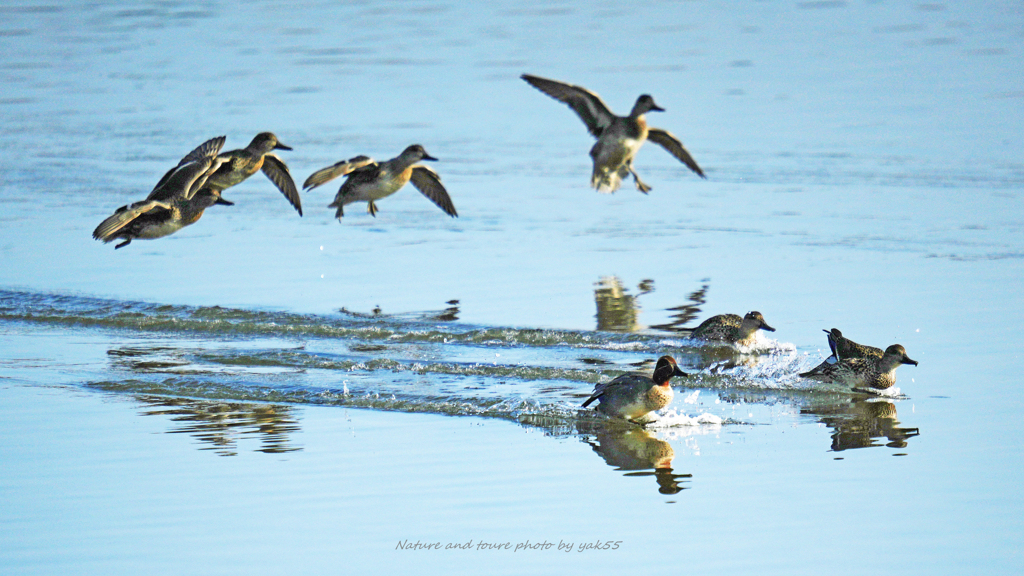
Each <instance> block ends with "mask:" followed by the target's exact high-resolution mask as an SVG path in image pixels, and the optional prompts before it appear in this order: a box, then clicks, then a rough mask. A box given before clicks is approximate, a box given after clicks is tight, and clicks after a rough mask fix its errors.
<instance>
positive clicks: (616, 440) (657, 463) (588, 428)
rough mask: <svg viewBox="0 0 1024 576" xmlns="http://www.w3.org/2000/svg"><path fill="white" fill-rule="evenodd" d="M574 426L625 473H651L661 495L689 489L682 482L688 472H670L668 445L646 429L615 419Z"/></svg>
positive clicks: (690, 475)
mask: <svg viewBox="0 0 1024 576" xmlns="http://www.w3.org/2000/svg"><path fill="white" fill-rule="evenodd" d="M577 429H578V431H579V432H580V433H581V434H582V435H583V440H584V441H585V442H586V443H587V444H589V445H590V447H591V448H593V449H594V452H596V453H597V454H598V455H599V456H601V458H603V459H604V461H605V462H606V463H607V464H608V465H609V466H611V467H613V468H615V469H616V470H620V471H624V472H626V473H627V474H626V475H627V476H639V477H646V476H654V479H655V481H656V482H657V484H658V492H660V493H662V494H677V493H679V492H681V491H683V490H686V489H688V488H690V486H687V485H684V483H689V482H690V481H691V479H692V478H693V475H692V474H676V473H674V472H673V471H672V459H673V458H675V450H673V449H672V445H671V444H669V443H668V442H665V441H664V440H660V439H658V438H656V437H654V435H653V434H651V433H650V432H648V431H647V430H644V429H643V428H640V427H637V426H632V425H630V424H628V423H626V422H615V421H609V422H593V423H589V424H584V423H580V424H578V425H577Z"/></svg>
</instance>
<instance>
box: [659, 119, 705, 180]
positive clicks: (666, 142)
mask: <svg viewBox="0 0 1024 576" xmlns="http://www.w3.org/2000/svg"><path fill="white" fill-rule="evenodd" d="M647 139H648V140H650V141H651V142H654V143H655V144H657V145H658V146H661V147H662V148H664V149H665V150H668V153H669V154H671V155H673V156H675V157H676V159H677V160H679V161H680V162H682V163H683V164H686V167H687V168H689V169H690V170H693V171H694V172H695V173H696V174H697V176H700V177H701V178H707V176H705V175H704V171H703V170H701V169H700V166H698V165H697V162H696V161H694V159H693V157H692V156H690V153H689V152H687V151H686V148H683V143H682V142H680V141H679V139H678V138H676V137H675V136H673V135H672V133H671V132H669V131H668V130H662V129H661V128H651V129H650V130H648V131H647Z"/></svg>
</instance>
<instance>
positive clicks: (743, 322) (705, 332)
mask: <svg viewBox="0 0 1024 576" xmlns="http://www.w3.org/2000/svg"><path fill="white" fill-rule="evenodd" d="M758 330H765V331H767V332H775V328H772V327H771V326H769V325H768V323H767V322H765V321H764V316H762V315H761V313H760V312H757V311H756V310H755V311H752V312H747V313H746V314H745V315H744V316H743V317H742V318H741V317H740V316H738V315H736V314H719V315H718V316H712V317H711V318H708V319H707V320H705V321H703V322H701V324H700V325H699V326H697V327H696V328H694V329H693V332H692V333H691V334H690V337H691V338H694V339H697V340H710V341H718V342H728V343H730V344H736V345H739V346H750V345H751V344H753V343H754V342H755V341H756V340H757V331H758Z"/></svg>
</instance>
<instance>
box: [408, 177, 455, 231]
mask: <svg viewBox="0 0 1024 576" xmlns="http://www.w3.org/2000/svg"><path fill="white" fill-rule="evenodd" d="M411 180H412V185H413V186H415V187H416V189H417V190H419V191H420V192H422V193H423V195H424V196H426V197H427V198H430V201H431V202H433V203H434V204H437V207H438V208H440V209H441V210H444V213H445V214H447V215H449V216H451V217H452V218H455V217H457V216H458V215H459V214H458V212H456V211H455V205H454V204H452V199H451V197H449V196H448V191H447V190H445V189H444V186H443V185H442V184H441V177H440V176H438V175H437V172H434V171H433V170H431V169H430V168H427V167H426V166H423V165H421V164H417V165H416V166H413V167H412V177H411Z"/></svg>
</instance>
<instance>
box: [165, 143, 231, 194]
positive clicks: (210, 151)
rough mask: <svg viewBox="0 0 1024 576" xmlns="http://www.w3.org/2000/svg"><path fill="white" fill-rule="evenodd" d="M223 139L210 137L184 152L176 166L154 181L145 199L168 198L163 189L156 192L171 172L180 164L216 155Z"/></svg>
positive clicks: (222, 145) (222, 144) (221, 146)
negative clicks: (186, 152) (154, 184)
mask: <svg viewBox="0 0 1024 576" xmlns="http://www.w3.org/2000/svg"><path fill="white" fill-rule="evenodd" d="M225 141H227V136H217V137H216V138H210V139H209V140H207V141H206V142H203V143H202V144H200V145H199V146H197V147H196V148H195V150H192V151H191V152H189V153H188V154H186V155H185V157H184V158H182V159H181V161H180V162H178V165H177V166H175V167H174V168H171V169H170V170H168V171H167V173H166V174H164V176H163V178H161V179H160V181H159V182H157V183H156V186H153V190H152V192H150V193H149V196H148V197H147V199H148V200H166V199H167V198H168V196H167V194H166V191H164V192H163V193H157V190H160V189H161V188H162V187H164V186H165V185H166V184H167V180H168V179H170V177H171V174H174V172H175V171H176V170H178V168H181V167H182V166H184V165H185V164H188V163H189V162H195V161H196V160H202V159H203V158H214V157H216V156H217V154H220V149H221V148H223V147H224V142H225ZM154 194H156V195H157V196H159V197H155V196H154Z"/></svg>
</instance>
